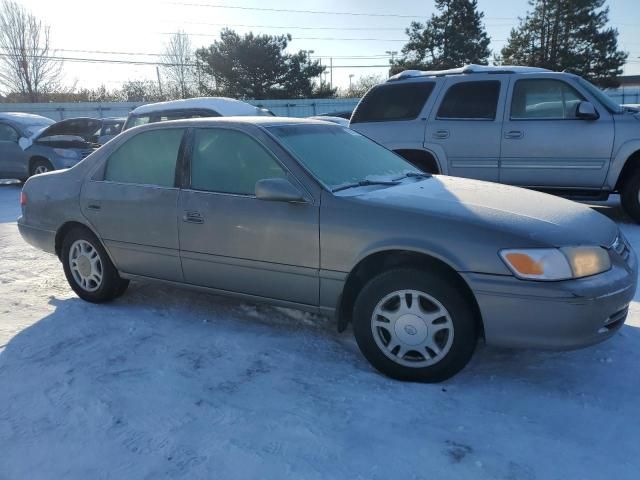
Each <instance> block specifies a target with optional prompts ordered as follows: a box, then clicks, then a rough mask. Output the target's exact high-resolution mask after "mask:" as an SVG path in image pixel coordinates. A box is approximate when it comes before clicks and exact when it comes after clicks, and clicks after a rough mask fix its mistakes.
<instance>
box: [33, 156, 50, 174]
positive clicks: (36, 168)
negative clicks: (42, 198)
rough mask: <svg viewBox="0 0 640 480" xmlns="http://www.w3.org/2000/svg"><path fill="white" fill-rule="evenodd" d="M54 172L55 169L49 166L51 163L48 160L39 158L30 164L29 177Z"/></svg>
mask: <svg viewBox="0 0 640 480" xmlns="http://www.w3.org/2000/svg"><path fill="white" fill-rule="evenodd" d="M54 170H55V168H53V165H51V162H49V161H48V160H44V159H42V158H39V159H37V160H34V162H33V163H32V164H31V168H30V171H29V174H30V175H31V176H34V175H40V174H42V173H47V172H52V171H54Z"/></svg>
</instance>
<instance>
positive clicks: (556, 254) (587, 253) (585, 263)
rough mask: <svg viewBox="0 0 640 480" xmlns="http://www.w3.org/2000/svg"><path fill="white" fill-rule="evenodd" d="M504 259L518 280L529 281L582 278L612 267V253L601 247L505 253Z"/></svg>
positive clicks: (501, 255) (542, 249) (509, 251)
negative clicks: (610, 255)
mask: <svg viewBox="0 0 640 480" xmlns="http://www.w3.org/2000/svg"><path fill="white" fill-rule="evenodd" d="M500 257H502V260H503V261H504V263H506V264H507V266H508V267H509V269H510V270H511V271H512V272H513V274H514V275H515V276H516V277H518V278H524V279H527V280H567V279H570V278H582V277H588V276H590V275H596V274H598V273H602V272H606V271H607V270H609V269H610V268H611V259H610V258H609V253H608V252H607V251H606V250H605V249H604V248H601V247H565V248H560V249H557V248H534V249H526V250H502V251H501V252H500Z"/></svg>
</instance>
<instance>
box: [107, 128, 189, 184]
mask: <svg viewBox="0 0 640 480" xmlns="http://www.w3.org/2000/svg"><path fill="white" fill-rule="evenodd" d="M184 131H185V129H183V128H167V129H162V130H151V131H148V132H142V133H139V134H138V135H136V136H135V137H133V138H131V139H130V140H128V141H127V142H126V143H125V144H124V145H122V146H121V147H120V148H118V150H116V151H115V152H113V153H112V154H111V156H110V157H109V159H108V160H107V168H106V170H105V175H104V179H105V180H107V181H110V182H119V183H135V184H140V185H155V186H159V187H173V186H174V185H175V175H176V163H177V161H178V152H179V150H180V142H181V141H182V136H183V134H184Z"/></svg>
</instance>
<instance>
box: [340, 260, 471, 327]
mask: <svg viewBox="0 0 640 480" xmlns="http://www.w3.org/2000/svg"><path fill="white" fill-rule="evenodd" d="M398 267H410V268H417V269H420V270H428V271H437V272H440V273H441V274H442V275H443V276H445V277H446V278H448V279H449V280H450V281H452V282H453V283H454V284H456V285H457V286H458V287H459V288H460V289H461V290H462V291H463V292H464V294H465V296H467V298H468V299H469V300H470V302H471V305H472V307H473V309H474V316H475V318H476V321H477V322H478V331H479V332H480V335H481V336H482V338H484V323H483V319H482V314H481V312H480V307H479V305H478V302H477V300H476V298H475V295H474V294H473V291H472V290H471V288H470V287H469V285H468V284H467V282H466V281H465V280H464V278H462V276H461V275H460V274H459V273H458V272H457V271H456V270H455V269H454V268H453V267H452V266H451V265H449V264H448V263H447V262H445V261H444V260H442V259H440V258H437V257H436V256H434V255H431V254H428V253H425V252H420V251H416V250H410V249H385V250H380V251H376V252H372V253H370V254H369V255H367V256H365V257H364V258H362V259H361V260H360V261H359V262H358V263H357V264H356V265H355V267H354V268H353V269H352V270H351V272H349V275H347V279H346V281H345V284H344V287H343V289H342V294H341V295H340V300H339V303H338V309H337V312H336V313H337V315H336V317H337V323H338V331H339V332H342V331H344V330H345V329H346V328H347V325H348V324H349V322H350V321H351V316H352V313H353V307H354V304H355V301H356V298H357V296H358V294H359V293H360V291H361V290H362V288H363V287H364V285H365V284H366V283H367V281H369V280H370V279H371V278H373V277H375V276H376V275H378V274H380V273H382V272H384V271H386V270H389V269H391V268H398Z"/></svg>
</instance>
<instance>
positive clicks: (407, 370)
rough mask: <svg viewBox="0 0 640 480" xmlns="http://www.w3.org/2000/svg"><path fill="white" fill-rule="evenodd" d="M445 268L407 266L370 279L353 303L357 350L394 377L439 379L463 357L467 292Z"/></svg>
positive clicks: (472, 325)
mask: <svg viewBox="0 0 640 480" xmlns="http://www.w3.org/2000/svg"><path fill="white" fill-rule="evenodd" d="M458 287H459V285H457V284H456V283H455V282H454V281H453V280H452V279H451V278H449V276H448V275H446V274H442V275H441V274H439V273H436V272H427V271H421V270H416V269H410V268H406V269H405V268H402V269H396V270H390V271H387V272H385V273H382V274H380V275H378V276H376V277H375V278H373V279H372V280H370V281H369V282H368V283H367V284H366V285H365V286H364V288H363V289H362V291H361V292H360V294H359V295H358V298H357V299H356V304H355V308H354V317H353V329H354V333H355V337H356V341H357V342H358V346H359V347H360V350H361V351H362V353H363V354H364V356H365V357H366V358H367V360H369V362H370V363H371V364H372V365H373V366H374V367H375V368H376V369H378V370H379V371H380V372H382V373H384V374H385V375H388V376H389V377H392V378H396V379H399V380H409V381H418V382H440V381H443V380H446V379H447V378H449V377H451V376H453V375H455V374H456V373H458V372H459V371H460V370H461V369H462V368H464V366H465V365H466V364H467V363H468V362H469V360H470V359H471V356H472V355H473V351H474V350H475V346H476V343H477V328H476V325H477V322H476V318H475V313H474V309H473V307H472V304H471V302H470V300H469V298H468V296H467V295H466V294H465V293H464V292H461V291H460V288H458Z"/></svg>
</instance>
